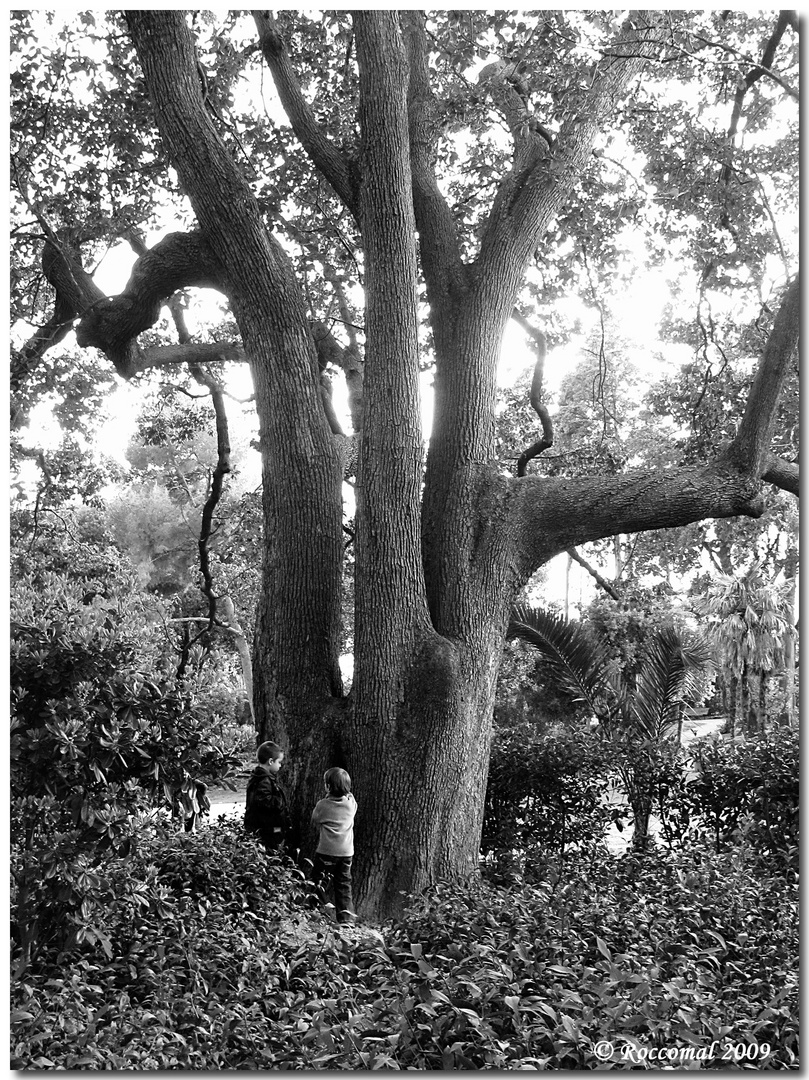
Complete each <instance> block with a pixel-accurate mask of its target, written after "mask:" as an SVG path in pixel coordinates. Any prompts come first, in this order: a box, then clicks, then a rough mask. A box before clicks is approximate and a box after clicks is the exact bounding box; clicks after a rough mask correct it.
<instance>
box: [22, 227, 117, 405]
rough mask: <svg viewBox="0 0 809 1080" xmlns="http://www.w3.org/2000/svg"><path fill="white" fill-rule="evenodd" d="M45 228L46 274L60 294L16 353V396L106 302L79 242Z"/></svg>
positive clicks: (43, 269) (56, 292)
mask: <svg viewBox="0 0 809 1080" xmlns="http://www.w3.org/2000/svg"><path fill="white" fill-rule="evenodd" d="M41 220H42V219H40V221H41ZM43 225H44V228H45V231H46V235H47V239H46V240H45V244H44V246H43V248H42V272H43V274H44V275H45V279H46V281H47V282H48V284H49V285H51V287H52V288H53V290H54V292H55V294H56V295H55V299H54V306H53V312H52V314H51V316H50V318H49V319H48V321H47V322H46V323H45V324H44V325H43V326H41V327H39V329H38V330H37V331H36V333H35V334H34V335H33V337H31V338H29V340H28V341H27V342H26V343H25V345H23V347H22V348H21V349H20V350H18V351H14V352H12V356H11V373H10V386H11V392H12V393H17V392H19V390H20V389H21V387H22V385H23V383H24V382H25V381H26V380H27V379H28V378H29V377H30V376H31V374H32V372H33V371H34V370H35V369H36V367H37V365H38V364H39V362H40V360H41V359H42V357H43V356H44V355H45V353H46V352H47V351H48V349H50V348H52V347H53V346H54V345H57V344H58V343H59V342H60V341H61V340H62V339H63V338H64V337H66V336H67V334H68V333H69V332H70V330H71V329H72V328H73V322H74V320H75V319H76V318H77V317H79V316H80V315H82V314H83V313H85V312H86V311H87V310H88V309H92V307H93V305H95V304H97V303H99V302H100V301H103V300H104V293H103V292H102V291H101V289H99V287H98V286H97V285H96V283H95V282H94V281H93V279H92V278H91V277H90V275H89V274H88V273H87V271H86V270H85V269H84V268H83V267H82V265H81V250H80V248H79V245H78V242H76V241H75V240H74V239H73V238H72V237H71V236H69V235H64V234H63V235H60V236H57V235H56V234H55V233H54V232H53V231H52V230H51V229H50V228H49V227H48V226H47V224H45V223H43Z"/></svg>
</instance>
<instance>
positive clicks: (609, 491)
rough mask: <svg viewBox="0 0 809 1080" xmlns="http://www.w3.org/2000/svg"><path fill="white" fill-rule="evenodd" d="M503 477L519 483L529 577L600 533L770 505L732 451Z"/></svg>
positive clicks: (755, 512)
mask: <svg viewBox="0 0 809 1080" xmlns="http://www.w3.org/2000/svg"><path fill="white" fill-rule="evenodd" d="M503 483H504V484H505V485H507V486H508V485H517V486H518V487H517V490H516V492H515V494H516V502H515V504H514V507H513V514H514V517H513V534H514V537H515V539H516V551H517V558H518V559H519V560H520V562H521V564H522V570H523V573H525V574H526V575H528V576H530V574H531V573H533V572H534V570H536V569H537V567H539V566H542V565H543V564H544V563H545V562H547V561H548V559H550V558H553V556H554V555H558V554H559V553H560V552H563V551H567V550H568V548H571V547H577V546H579V545H581V544H585V543H588V542H589V541H592V540H599V539H603V538H605V537H607V536H615V535H617V534H618V533H632V532H643V531H646V530H651V529H670V528H674V527H676V526H679V525H689V524H691V522H694V521H701V520H702V519H703V518H707V517H716V518H723V517H738V516H747V517H760V516H761V514H762V513H763V509H764V501H763V499H762V497H761V493H760V487H761V483H760V479H759V477H751V476H749V475H745V474H743V473H740V472H739V471H738V469H736V468H735V467H734V466H733V464H732V463H731V462H729V461H728V460H727V459H726V458H721V459H718V460H717V461H716V462H715V463H714V464H713V465H711V466H707V467H706V466H693V467H688V468H678V469H668V470H659V471H656V472H645V471H636V472H630V473H625V474H623V475H620V476H592V477H590V476H585V477H577V478H575V479H570V478H557V477H553V478H542V477H537V476H525V477H522V478H521V479H519V480H517V479H514V480H510V481H509V480H505V481H503Z"/></svg>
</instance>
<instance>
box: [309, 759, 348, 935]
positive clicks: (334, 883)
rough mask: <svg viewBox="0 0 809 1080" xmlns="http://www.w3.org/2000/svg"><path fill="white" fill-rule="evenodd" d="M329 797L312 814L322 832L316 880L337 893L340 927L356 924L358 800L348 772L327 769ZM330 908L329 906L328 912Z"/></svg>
mask: <svg viewBox="0 0 809 1080" xmlns="http://www.w3.org/2000/svg"><path fill="white" fill-rule="evenodd" d="M323 783H324V784H325V787H326V792H327V795H326V797H325V799H321V800H320V802H319V803H318V804H317V806H316V807H315V808H314V810H313V811H312V824H313V825H316V826H317V827H318V829H319V833H320V835H319V839H318V844H317V850H316V852H315V861H314V879H315V882H316V883H317V884H318V885H321V887H325V888H326V889H328V888H329V887H331V889H332V890H333V892H334V907H335V908H336V912H337V921H338V923H351V922H353V921H354V901H353V898H352V895H351V861H352V859H353V857H354V816H355V815H356V813H357V800H356V799H355V798H354V796H353V795H352V794H351V777H350V776H349V775H348V773H347V772H346V771H345V769H328V770H327V771H326V773H325V774H324V776H323ZM330 907H331V905H330V904H327V905H326V909H327V910H328V909H329V908H330Z"/></svg>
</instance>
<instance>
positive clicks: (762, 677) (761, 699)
mask: <svg viewBox="0 0 809 1080" xmlns="http://www.w3.org/2000/svg"><path fill="white" fill-rule="evenodd" d="M769 682H770V672H769V671H760V672H759V673H758V731H759V733H760V734H762V735H763V734H764V732H765V731H766V730H767V687H768V686H769Z"/></svg>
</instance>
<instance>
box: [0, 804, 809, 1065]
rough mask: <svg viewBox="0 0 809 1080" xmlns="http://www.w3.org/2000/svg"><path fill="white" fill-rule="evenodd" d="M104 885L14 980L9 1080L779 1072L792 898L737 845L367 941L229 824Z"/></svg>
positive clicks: (601, 875)
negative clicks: (87, 926)
mask: <svg viewBox="0 0 809 1080" xmlns="http://www.w3.org/2000/svg"><path fill="white" fill-rule="evenodd" d="M114 873H117V874H119V875H120V880H119V881H117V882H116V881H114V880H113V881H112V882H109V881H108V882H107V885H110V884H112V885H113V886H114V893H115V895H116V896H119V897H120V900H119V901H117V902H115V903H112V904H109V905H107V908H106V912H105V920H104V925H103V926H98V927H96V931H97V932H92V931H91V932H90V933H89V934H88V936H87V938H86V940H85V942H84V944H83V945H82V946H81V947H80V949H79V950H74V951H73V952H72V953H71V954H70V955H69V956H62V957H52V958H51V959H50V960H48V959H47V958H45V957H42V958H40V960H39V962H38V964H37V966H36V967H34V968H32V969H30V970H29V971H28V972H27V973H26V974H25V975H24V976H22V978H21V979H20V980H19V981H18V982H17V984H16V985H15V987H14V992H13V1002H12V1010H13V1011H12V1025H11V1027H12V1040H11V1041H12V1068H17V1069H41V1068H46V1069H51V1068H61V1069H133V1070H146V1069H200V1070H203V1069H204V1070H207V1069H267V1068H270V1069H307V1070H310V1069H350V1070H356V1069H360V1070H364V1069H375V1068H382V1069H411V1070H412V1069H415V1070H423V1069H430V1070H441V1069H453V1070H454V1069H541V1068H550V1069H574V1068H575V1069H591V1068H597V1067H601V1068H603V1067H605V1066H604V1064H602V1063H601V1061H600V1060H599V1057H598V1055H597V1054H596V1049H595V1048H596V1046H597V1045H598V1044H599V1043H600V1042H603V1041H604V1040H609V1041H610V1042H611V1043H612V1044H613V1046H614V1048H615V1057H614V1059H613V1061H612V1062H611V1064H608V1065H607V1066H606V1067H613V1068H616V1067H617V1068H643V1067H644V1066H645V1067H648V1068H658V1067H659V1062H658V1061H656V1060H654V1057H652V1058H649V1056H648V1051H649V1048H658V1050H660V1049H661V1048H662V1049H668V1048H672V1047H673V1048H680V1050H684V1051H685V1053H684V1059H687V1058H688V1054H689V1051H688V1048H689V1047H690V1048H691V1050H690V1054H691V1060H690V1066H691V1067H696V1066H697V1065H698V1066H700V1067H702V1068H707V1069H716V1068H722V1067H733V1068H738V1067H740V1066H742V1067H747V1068H759V1069H760V1068H796V1067H797V1062H798V1046H797V1039H798V1035H797V1008H798V1001H797V999H798V987H797V975H796V971H795V967H796V965H797V956H798V901H797V889H796V887H795V885H794V884H792V883H790V882H788V881H787V880H785V879H783V878H771V877H768V876H767V875H766V874H765V873H764V872H763V871H762V869H761V865H760V864H759V863H757V864H755V865H753V864H749V863H748V862H747V861H746V856H745V854H744V852H742V851H739V850H736V851H734V852H731V853H729V854H726V855H721V856H720V855H714V854H711V853H709V852H707V851H704V850H700V851H696V852H693V853H692V854H690V855H689V856H687V857H684V856H680V857H674V856H671V855H650V856H647V857H645V858H644V859H642V860H640V859H634V858H631V857H624V858H622V859H615V858H612V857H609V856H606V855H605V856H604V857H603V858H602V859H600V860H598V861H595V862H588V863H587V864H586V865H585V864H584V863H582V864H581V865H578V866H576V865H569V866H568V868H567V871H566V873H565V878H564V880H565V881H566V882H567V883H566V884H563V883H562V882H561V881H560V882H558V883H557V884H556V886H555V887H552V886H551V885H550V884H547V885H534V886H526V885H523V884H519V883H517V884H512V885H509V886H504V885H493V884H487V883H486V882H478V883H476V884H474V885H472V886H470V887H468V888H464V889H458V888H450V887H449V886H439V887H438V888H436V889H435V890H433V891H431V893H430V894H429V895H426V896H423V897H420V898H418V899H416V900H415V901H414V902H413V903H412V904H411V906H410V908H409V909H408V911H407V912H406V914H405V916H404V917H403V918H402V919H401V920H399V921H397V922H395V923H392V924H388V925H386V926H384V927H382V928H381V930H382V934H381V935H380V934H378V933H376V934H375V933H374V932H373V931H372V930H371V929H370V928H364V927H362V926H361V925H360V926H358V927H356V928H352V929H350V930H348V931H343V930H342V929H341V930H340V931H339V932H338V931H337V929H336V928H334V927H331V926H330V924H328V923H327V922H326V921H325V920H324V919H323V917H322V916H321V915H320V913H319V912H318V911H317V910H315V909H313V907H312V904H313V898H312V897H311V894H310V891H309V889H308V886H307V885H306V883H305V881H304V880H303V878H302V875H301V874H300V872H299V871H298V870H297V869H296V868H295V867H293V866H292V865H291V864H289V863H281V862H278V861H274V860H269V859H266V858H265V857H264V856H263V854H262V853H260V851H259V850H258V848H257V847H256V846H255V844H254V843H253V842H252V841H250V840H247V839H246V838H245V836H244V833H243V832H242V831H241V828H240V826H239V825H238V824H234V823H227V822H224V823H221V824H219V825H216V826H212V827H211V828H208V829H206V830H204V831H203V832H201V833H199V834H198V835H190V836H185V835H182V836H177V837H175V838H173V839H172V840H170V841H168V842H163V843H162V844H160V845H156V846H155V847H154V848H153V849H152V850H151V852H150V853H148V854H147V853H146V852H143V853H141V854H140V855H138V856H137V857H136V858H134V859H130V860H128V861H126V862H122V863H121V864H120V866H119V867H117V869H116V870H115V871H114ZM133 883H136V886H137V887H134V886H133ZM712 1045H713V1047H714V1049H713V1051H711V1047H712ZM765 1046H769V1052H765ZM624 1048H628V1051H627V1050H626V1049H624ZM633 1048H637V1050H639V1052H636V1053H635V1056H634V1057H632V1056H626V1055H627V1053H628V1052H629V1051H633ZM643 1048H646V1053H645V1054H644V1051H643ZM600 1049H601V1048H600ZM633 1052H634V1051H633ZM670 1052H671V1051H669V1053H670ZM698 1052H699V1053H698ZM709 1052H712V1057H708V1054H709ZM602 1053H603V1049H602ZM723 1054H724V1055H726V1057H725V1059H724V1060H723ZM740 1058H741V1060H739V1059H740ZM669 1061H670V1062H671V1063H672V1064H673V1065H674V1067H680V1065H679V1064H678V1062H676V1061H672V1059H671V1058H669ZM669 1067H671V1064H670V1066H669Z"/></svg>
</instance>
